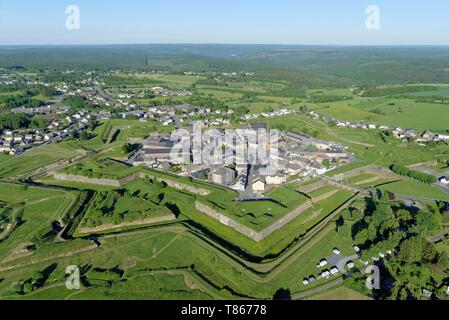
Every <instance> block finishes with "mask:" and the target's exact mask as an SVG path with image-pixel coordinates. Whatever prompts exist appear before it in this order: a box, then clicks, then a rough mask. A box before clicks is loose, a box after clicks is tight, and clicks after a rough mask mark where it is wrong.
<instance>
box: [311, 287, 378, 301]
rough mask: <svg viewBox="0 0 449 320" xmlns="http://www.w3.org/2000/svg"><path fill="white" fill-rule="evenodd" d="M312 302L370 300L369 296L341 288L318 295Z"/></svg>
mask: <svg viewBox="0 0 449 320" xmlns="http://www.w3.org/2000/svg"><path fill="white" fill-rule="evenodd" d="M310 300H341V301H343V300H370V299H369V298H368V297H367V296H365V295H363V294H361V293H359V292H357V291H354V290H352V289H349V288H345V287H340V288H338V289H335V290H332V291H330V292H326V293H323V294H319V295H316V296H314V297H312V298H311V299H310Z"/></svg>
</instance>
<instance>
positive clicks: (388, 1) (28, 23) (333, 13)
mask: <svg viewBox="0 0 449 320" xmlns="http://www.w3.org/2000/svg"><path fill="white" fill-rule="evenodd" d="M72 4H73V5H78V6H79V8H80V13H81V14H80V27H81V28H80V30H68V29H67V28H66V27H65V20H66V17H67V16H66V13H65V8H66V6H68V5H72ZM368 5H377V6H378V7H379V8H380V19H381V20H380V23H381V29H380V30H368V29H367V28H366V27H365V21H366V18H367V17H368V15H367V14H366V12H365V10H366V7H367V6H368ZM114 43H120V44H125V43H245V44H252V43H256V44H264V43H267V44H342V45H382V44H386V45H408V44H432V45H437V44H444V45H449V1H447V0H427V1H418V0H408V1H405V0H368V1H363V0H310V1H302V0H270V1H269V0H226V1H224V0H223V1H217V0H208V1H206V0H126V1H125V0H69V1H65V0H39V1H36V0H0V45H8V44H10V45H14V44H114Z"/></svg>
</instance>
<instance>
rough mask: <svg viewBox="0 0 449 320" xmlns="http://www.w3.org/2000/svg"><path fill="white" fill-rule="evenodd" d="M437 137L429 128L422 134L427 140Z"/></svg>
mask: <svg viewBox="0 0 449 320" xmlns="http://www.w3.org/2000/svg"><path fill="white" fill-rule="evenodd" d="M434 137H435V135H434V134H433V133H432V132H430V131H429V130H426V131H424V133H423V134H422V138H423V139H426V140H431V139H433V138H434Z"/></svg>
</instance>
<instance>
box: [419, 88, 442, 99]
mask: <svg viewBox="0 0 449 320" xmlns="http://www.w3.org/2000/svg"><path fill="white" fill-rule="evenodd" d="M412 95H413V96H417V97H429V96H430V97H431V96H439V97H449V88H439V89H438V90H434V91H425V92H415V93H413V94H412Z"/></svg>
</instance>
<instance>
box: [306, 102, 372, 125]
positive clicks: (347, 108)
mask: <svg viewBox="0 0 449 320" xmlns="http://www.w3.org/2000/svg"><path fill="white" fill-rule="evenodd" d="M357 103H358V100H347V101H337V102H330V103H322V104H319V105H320V107H318V108H314V109H315V110H317V112H319V113H321V114H323V115H325V116H328V117H333V118H335V119H338V120H343V121H348V120H361V119H366V118H368V117H370V116H371V115H372V114H371V113H370V112H369V111H366V110H363V109H359V108H356V107H354V105H355V104H357Z"/></svg>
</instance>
